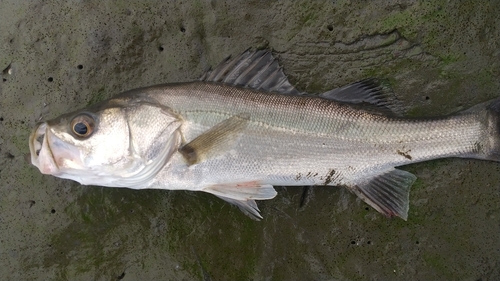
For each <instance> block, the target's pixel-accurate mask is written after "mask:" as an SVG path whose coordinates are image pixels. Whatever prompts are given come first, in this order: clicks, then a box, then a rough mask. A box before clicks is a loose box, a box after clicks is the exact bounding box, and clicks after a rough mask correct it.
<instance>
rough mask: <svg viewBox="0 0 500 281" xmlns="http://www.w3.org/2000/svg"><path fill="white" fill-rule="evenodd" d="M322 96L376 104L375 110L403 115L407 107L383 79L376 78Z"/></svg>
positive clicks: (356, 102) (345, 101)
mask: <svg viewBox="0 0 500 281" xmlns="http://www.w3.org/2000/svg"><path fill="white" fill-rule="evenodd" d="M319 96H320V97H322V98H325V99H329V100H335V101H339V102H344V103H350V104H359V105H363V106H365V109H370V108H369V107H366V104H368V105H372V106H374V107H375V108H374V111H379V112H385V113H394V114H396V115H399V116H401V115H403V114H404V112H405V111H406V109H405V108H404V107H403V106H402V104H401V102H400V101H399V100H398V99H397V98H396V96H395V95H394V93H393V92H392V91H391V90H390V88H389V87H388V86H386V85H383V83H382V82H381V81H379V80H378V79H375V78H369V79H365V80H361V81H359V82H356V83H352V84H349V85H346V86H343V87H340V88H336V89H333V90H330V91H327V92H324V93H322V94H320V95H319Z"/></svg>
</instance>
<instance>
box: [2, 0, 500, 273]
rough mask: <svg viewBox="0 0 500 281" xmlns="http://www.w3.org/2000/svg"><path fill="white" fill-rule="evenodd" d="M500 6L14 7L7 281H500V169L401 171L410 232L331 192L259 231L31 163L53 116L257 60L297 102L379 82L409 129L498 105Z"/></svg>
mask: <svg viewBox="0 0 500 281" xmlns="http://www.w3.org/2000/svg"><path fill="white" fill-rule="evenodd" d="M167 2H168V3H167ZM359 2H361V1H359ZM499 5H500V2H498V1H444V0H443V1H434V2H432V3H431V1H425V2H424V1H422V2H420V1H404V0H401V1H397V0H394V1H377V2H370V4H360V3H358V1H352V2H351V1H328V2H326V1H325V2H319V1H318V2H315V1H283V2H278V1H275V2H268V1H218V0H213V1H200V0H197V1H153V0H150V1H137V2H133V3H132V2H129V1H106V0H104V1H83V0H82V1H77V0H73V1H57V0H49V1H15V0H0V19H1V20H0V70H3V72H2V73H1V76H2V82H1V83H0V87H1V88H0V276H1V279H4V280H140V279H141V280H248V279H254V280H299V279H301V280H306V279H308V280H313V279H314V280H499V279H500V269H499V268H500V263H499V261H500V214H499V209H500V173H499V171H500V164H499V163H495V162H485V161H476V160H464V159H446V160H437V161H432V162H428V163H422V164H418V165H412V166H408V167H405V169H406V170H409V171H411V172H413V173H415V174H416V175H417V176H418V178H419V179H418V181H417V182H416V184H415V185H414V187H413V188H412V191H411V204H410V212H409V219H408V221H407V222H405V221H403V220H400V219H387V218H385V217H383V216H381V215H379V214H378V213H376V211H374V210H373V209H371V208H369V207H368V206H367V205H366V204H364V203H362V202H360V200H358V199H356V198H355V196H353V195H351V194H349V193H348V192H347V191H345V190H343V189H339V188H324V187H317V188H313V189H310V191H309V196H308V197H307V199H306V201H305V204H304V206H302V207H299V202H300V198H301V196H302V189H301V188H278V193H279V195H278V196H277V197H276V198H275V199H274V200H271V201H265V202H261V203H260V204H259V206H260V208H261V210H262V214H263V216H264V218H265V219H264V220H263V221H261V222H255V221H252V220H250V219H248V218H247V217H245V216H244V215H243V214H242V213H241V212H240V211H239V210H237V209H236V208H234V207H231V206H229V205H228V204H226V203H224V202H222V201H221V200H218V199H217V198H215V197H213V196H211V195H209V194H199V193H192V192H170V191H158V190H151V191H133V190H127V189H112V188H102V187H82V186H79V185H78V184H76V183H74V182H71V181H68V180H61V179H56V178H54V177H50V176H44V175H41V174H40V173H39V172H38V170H37V169H36V168H35V167H33V166H31V165H29V164H28V163H27V162H26V161H25V154H26V153H28V152H29V149H28V136H29V133H30V130H31V129H32V127H33V125H34V124H35V123H36V120H37V119H38V118H39V117H40V116H42V117H43V118H45V119H47V118H53V117H55V116H57V115H59V114H61V113H65V112H68V111H70V110H73V109H75V108H80V107H84V106H86V105H87V104H90V103H93V102H96V101H99V100H102V99H104V98H106V97H109V96H111V95H114V94H117V93H119V92H121V91H124V90H127V89H132V88H137V87H141V86H146V85H152V84H156V83H164V82H178V81H189V80H194V79H197V78H198V77H199V76H200V75H201V74H202V73H203V71H204V70H205V69H206V68H207V67H208V66H209V65H216V64H217V63H218V62H219V61H220V60H221V59H223V58H224V57H226V56H228V55H230V54H239V53H240V52H241V51H243V50H245V49H247V48H248V47H269V48H272V49H273V50H274V51H275V53H276V54H277V55H278V56H279V58H280V61H281V63H282V65H283V66H284V68H285V73H287V74H288V75H289V77H290V80H291V81H292V83H294V84H295V85H297V87H298V88H299V89H301V90H306V91H309V92H320V91H325V90H329V89H330V88H333V87H337V86H340V85H343V84H346V83H350V82H353V81H356V80H360V79H363V78H366V77H370V76H377V77H382V78H386V79H388V80H389V81H390V83H391V84H392V87H393V88H394V90H395V92H397V94H398V95H400V98H401V99H403V100H404V101H405V102H406V103H407V104H408V105H409V106H410V108H411V109H410V111H409V115H410V116H427V115H440V114H448V113H451V112H454V111H457V110H460V109H463V108H467V107H469V106H472V105H474V104H476V103H479V102H482V101H486V100H488V99H491V98H495V97H498V96H499V95H500V82H499V80H500V79H499V77H500V65H499V62H500V51H499V50H500V17H498V14H499V13H500V6H499Z"/></svg>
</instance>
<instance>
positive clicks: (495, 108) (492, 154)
mask: <svg viewBox="0 0 500 281" xmlns="http://www.w3.org/2000/svg"><path fill="white" fill-rule="evenodd" d="M486 120H487V123H486V126H487V132H486V134H485V140H484V146H486V147H484V150H483V151H484V152H485V154H486V155H485V156H486V157H485V158H486V159H488V160H493V161H498V162H500V98H498V99H496V100H493V101H491V102H490V103H489V104H487V105H486Z"/></svg>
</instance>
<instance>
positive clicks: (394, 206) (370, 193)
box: [350, 169, 417, 220]
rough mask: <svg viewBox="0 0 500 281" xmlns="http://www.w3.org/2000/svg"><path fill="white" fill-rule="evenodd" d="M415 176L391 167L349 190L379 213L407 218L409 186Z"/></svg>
mask: <svg viewBox="0 0 500 281" xmlns="http://www.w3.org/2000/svg"><path fill="white" fill-rule="evenodd" d="M416 179H417V177H416V176H415V175H414V174H412V173H409V172H406V171H403V170H398V169H391V170H389V171H385V172H384V173H381V174H379V175H377V176H375V177H373V178H370V179H368V180H366V181H364V182H361V183H358V184H357V185H356V186H354V187H351V188H350V190H351V191H352V192H353V193H355V194H356V195H357V196H358V197H359V198H361V199H362V200H363V201H365V202H366V203H368V205H370V206H372V207H373V208H375V209H376V210H377V211H379V212H380V213H382V214H384V215H386V216H388V217H392V216H398V217H400V218H402V219H404V220H406V219H407V218H408V209H409V197H410V187H411V185H412V184H413V182H415V180H416Z"/></svg>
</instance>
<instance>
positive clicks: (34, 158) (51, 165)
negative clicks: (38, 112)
mask: <svg viewBox="0 0 500 281" xmlns="http://www.w3.org/2000/svg"><path fill="white" fill-rule="evenodd" d="M46 132H47V123H45V122H43V123H38V124H37V125H36V127H35V129H34V130H33V131H32V132H31V135H30V139H29V146H30V154H31V164H33V165H34V166H36V167H37V168H38V169H39V170H40V172H41V173H43V174H54V173H56V172H57V170H58V168H57V165H56V163H55V162H54V158H53V156H52V152H51V150H50V147H49V144H48V141H47V133H46Z"/></svg>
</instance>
